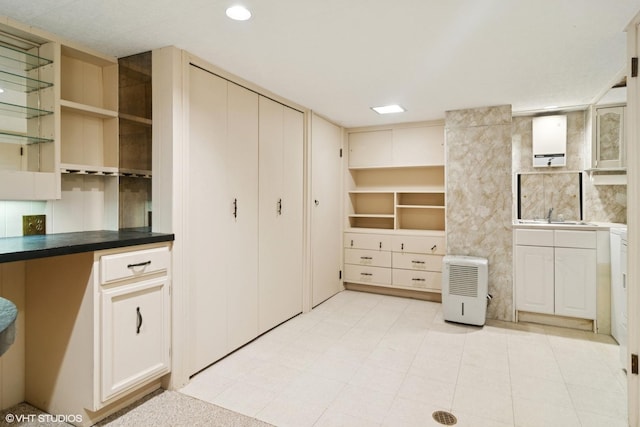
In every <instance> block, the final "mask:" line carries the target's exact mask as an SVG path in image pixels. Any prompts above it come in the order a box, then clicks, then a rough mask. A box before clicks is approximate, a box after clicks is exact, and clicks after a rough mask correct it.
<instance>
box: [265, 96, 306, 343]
mask: <svg viewBox="0 0 640 427" xmlns="http://www.w3.org/2000/svg"><path fill="white" fill-rule="evenodd" d="M303 132H304V123H303V115H302V113H300V112H299V111H296V110H293V109H291V108H289V107H286V106H284V105H282V104H280V103H278V102H275V101H273V100H270V99H268V98H265V97H260V124H259V135H260V136H259V168H258V169H259V173H260V181H259V182H260V183H261V185H260V189H259V193H260V196H259V207H258V210H259V224H258V228H259V237H258V241H259V254H258V260H259V268H258V270H259V285H258V313H259V319H258V330H259V332H260V333H262V332H265V331H267V330H269V329H271V328H273V327H274V326H276V325H278V324H280V323H282V322H284V321H285V320H287V319H289V318H291V317H293V316H295V315H296V314H298V313H300V312H302V286H301V285H300V284H301V283H302V264H303V259H302V252H303V251H302V189H303V188H302V186H303V152H302V150H303Z"/></svg>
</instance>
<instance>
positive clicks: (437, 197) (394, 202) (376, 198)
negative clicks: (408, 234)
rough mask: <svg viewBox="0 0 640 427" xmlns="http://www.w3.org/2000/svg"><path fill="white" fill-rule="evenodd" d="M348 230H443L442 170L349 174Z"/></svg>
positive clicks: (365, 170)
mask: <svg viewBox="0 0 640 427" xmlns="http://www.w3.org/2000/svg"><path fill="white" fill-rule="evenodd" d="M349 172H350V175H351V181H352V184H353V186H352V189H350V190H348V194H349V206H348V208H349V213H348V219H349V223H348V227H350V228H373V229H388V230H439V231H443V230H444V218H445V209H446V205H445V190H444V166H422V167H421V166H411V167H405V168H403V167H392V168H385V167H382V168H356V169H353V168H352V169H350V170H349Z"/></svg>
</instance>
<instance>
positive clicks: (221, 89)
mask: <svg viewBox="0 0 640 427" xmlns="http://www.w3.org/2000/svg"><path fill="white" fill-rule="evenodd" d="M226 138H227V82H226V80H224V79H222V78H220V77H217V76H215V75H213V74H211V73H208V72H206V71H204V70H202V69H200V68H197V67H194V66H191V67H189V141H188V149H187V150H186V152H187V154H186V155H187V156H188V162H187V163H188V169H189V170H188V173H187V175H188V178H187V182H186V183H185V184H188V185H185V188H184V198H185V204H186V208H185V212H186V214H185V215H186V216H187V217H186V218H185V219H184V223H185V224H187V226H186V231H185V234H186V236H185V239H184V241H185V242H187V244H185V245H184V254H185V256H184V262H185V265H184V271H185V282H186V283H188V284H189V310H188V316H189V322H188V323H189V328H188V342H189V344H188V346H189V350H190V351H189V352H188V353H189V355H190V360H189V371H190V372H189V373H190V374H193V373H196V372H198V371H199V370H201V369H203V368H204V367H205V366H207V365H209V364H211V363H213V362H215V361H216V360H218V359H219V358H221V357H222V356H224V355H225V354H226V352H227V292H228V285H227V282H226V275H227V263H226V256H227V247H226V244H227V241H228V239H229V237H228V236H229V234H228V233H229V222H231V219H230V218H231V216H232V212H233V206H232V205H233V202H232V199H231V197H230V195H229V193H228V188H227V173H226V168H227V164H226ZM230 199H231V200H230ZM241 207H242V206H241ZM202 224H207V226H206V227H203V226H202Z"/></svg>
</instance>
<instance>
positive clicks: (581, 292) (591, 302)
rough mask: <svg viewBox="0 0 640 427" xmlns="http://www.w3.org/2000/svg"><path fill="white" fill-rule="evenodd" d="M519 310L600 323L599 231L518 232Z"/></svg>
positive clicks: (516, 265) (517, 279) (516, 255)
mask: <svg viewBox="0 0 640 427" xmlns="http://www.w3.org/2000/svg"><path fill="white" fill-rule="evenodd" d="M514 242H515V292H516V310H517V311H527V312H533V313H544V314H555V315H562V316H568V317H576V318H583V319H591V320H596V315H597V313H596V243H597V238H596V232H595V231H590V230H531V229H516V230H515V237H514Z"/></svg>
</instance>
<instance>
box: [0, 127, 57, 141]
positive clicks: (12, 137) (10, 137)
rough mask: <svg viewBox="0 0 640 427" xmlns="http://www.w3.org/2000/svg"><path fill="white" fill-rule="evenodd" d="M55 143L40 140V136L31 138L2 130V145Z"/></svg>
mask: <svg viewBox="0 0 640 427" xmlns="http://www.w3.org/2000/svg"><path fill="white" fill-rule="evenodd" d="M47 142H53V139H50V138H40V137H38V136H29V135H24V134H19V133H13V132H8V131H6V130H0V143H11V144H40V143H47Z"/></svg>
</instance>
